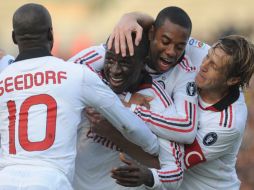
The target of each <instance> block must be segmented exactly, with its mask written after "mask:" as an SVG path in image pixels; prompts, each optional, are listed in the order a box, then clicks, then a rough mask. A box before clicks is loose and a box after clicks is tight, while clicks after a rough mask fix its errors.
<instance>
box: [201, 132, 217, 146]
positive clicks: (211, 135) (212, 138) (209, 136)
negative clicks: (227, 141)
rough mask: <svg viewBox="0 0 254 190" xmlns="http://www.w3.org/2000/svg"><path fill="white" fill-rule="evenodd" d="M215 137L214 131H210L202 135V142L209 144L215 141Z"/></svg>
mask: <svg viewBox="0 0 254 190" xmlns="http://www.w3.org/2000/svg"><path fill="white" fill-rule="evenodd" d="M217 138H218V136H217V134H216V133H215V132H210V133H208V134H207V135H206V136H205V137H204V139H203V144H204V145H206V146H211V145H213V144H214V143H215V142H216V141H217Z"/></svg>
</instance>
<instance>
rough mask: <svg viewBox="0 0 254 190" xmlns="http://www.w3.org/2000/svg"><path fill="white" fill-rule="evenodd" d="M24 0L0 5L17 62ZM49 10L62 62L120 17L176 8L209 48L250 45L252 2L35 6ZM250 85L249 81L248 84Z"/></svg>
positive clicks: (71, 0) (2, 40)
mask: <svg viewBox="0 0 254 190" xmlns="http://www.w3.org/2000/svg"><path fill="white" fill-rule="evenodd" d="M30 2H31V1H25V0H18V1H16V0H15V1H14V0H8V1H7V0H0V18H1V19H0V48H2V49H4V50H5V51H6V52H8V53H10V54H12V55H14V56H16V55H17V48H16V46H14V44H13V43H12V40H11V31H12V25H11V20H12V15H13V13H14V11H15V10H16V9H17V8H18V7H20V6H21V5H23V4H25V3H30ZM32 2H34V3H40V4H43V5H44V6H46V7H47V8H48V10H49V11H50V13H51V16H52V19H53V26H54V34H55V46H54V49H53V54H54V55H57V56H60V57H62V58H64V59H67V58H69V57H70V56H71V55H73V54H75V53H77V52H78V51H80V50H81V49H83V48H86V47H89V46H91V45H96V44H99V43H102V42H104V41H105V40H106V39H107V37H108V36H109V34H110V32H111V31H112V29H113V27H114V25H115V24H116V23H117V21H118V20H119V18H120V17H121V15H123V14H124V13H126V12H132V11H141V12H145V13H149V14H150V15H151V16H153V17H155V16H156V15H157V13H158V12H159V11H160V10H161V9H162V8H164V7H166V6H171V5H173V6H179V7H181V8H183V9H184V10H185V11H186V12H187V13H188V14H189V15H190V17H191V19H192V23H193V32H192V36H193V37H195V38H197V39H199V40H203V41H205V42H207V43H208V44H211V43H213V42H214V41H215V40H216V39H217V38H219V37H220V36H221V35H227V34H241V35H244V36H246V37H248V38H249V39H250V40H252V42H254V14H253V11H254V1H253V0H241V1H236V0H213V1H211V0H171V1H166V0H128V1H124V0H43V1H42V0H34V1H32ZM252 81H253V80H252ZM253 86H254V84H253V82H252V83H251V88H250V89H249V90H247V91H246V93H245V94H246V100H247V103H248V109H249V117H248V125H247V128H246V132H245V136H244V141H243V143H242V146H241V151H240V154H239V156H238V163H237V170H238V175H239V177H240V179H241V181H242V186H241V190H253V189H254V178H253V173H254V172H253V171H254V141H253V136H254V101H253V97H254V90H253V89H254V88H253Z"/></svg>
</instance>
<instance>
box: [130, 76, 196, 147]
mask: <svg viewBox="0 0 254 190" xmlns="http://www.w3.org/2000/svg"><path fill="white" fill-rule="evenodd" d="M194 76H195V73H194V72H187V73H186V74H185V76H181V78H180V77H179V80H180V81H178V82H177V84H179V85H177V87H175V89H174V93H173V102H172V101H170V100H169V98H165V97H166V96H167V95H165V94H162V93H161V94H160V97H161V99H164V102H166V103H167V102H169V103H168V104H170V105H169V106H168V107H167V108H166V109H164V110H163V111H162V112H158V111H156V110H153V108H152V109H146V108H144V107H141V106H136V108H135V113H136V114H137V115H138V116H139V117H141V118H142V119H143V120H145V121H148V122H149V123H151V124H152V125H150V126H149V127H150V128H151V130H152V131H153V132H154V133H156V135H158V136H160V137H162V138H165V139H168V140H173V141H175V142H179V143H184V144H191V143H192V142H193V141H194V139H195V136H196V132H197V93H196V87H195V83H194ZM158 86H159V85H158ZM187 90H189V92H188V91H187ZM162 91H163V89H161V90H160V92H162ZM188 93H189V94H190V95H189V94H188Z"/></svg>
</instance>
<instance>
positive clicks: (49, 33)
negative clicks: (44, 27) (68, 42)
mask: <svg viewBox="0 0 254 190" xmlns="http://www.w3.org/2000/svg"><path fill="white" fill-rule="evenodd" d="M48 40H49V41H53V40H54V37H53V28H52V27H50V28H49V30H48Z"/></svg>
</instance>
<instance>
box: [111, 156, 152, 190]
mask: <svg viewBox="0 0 254 190" xmlns="http://www.w3.org/2000/svg"><path fill="white" fill-rule="evenodd" d="M119 157H120V160H121V161H122V162H123V163H125V164H126V165H125V166H121V167H118V168H114V169H113V170H112V171H111V173H112V175H111V177H112V178H114V179H116V183H117V184H119V185H122V186H125V187H137V186H140V185H142V184H144V185H146V186H149V187H152V186H153V185H154V179H153V174H152V171H151V170H149V169H148V168H147V167H145V166H142V165H140V164H139V163H137V162H135V161H134V160H130V159H127V158H126V157H125V156H124V154H122V153H120V156H119Z"/></svg>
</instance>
